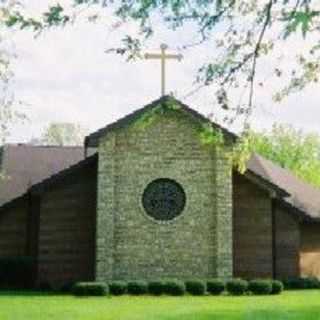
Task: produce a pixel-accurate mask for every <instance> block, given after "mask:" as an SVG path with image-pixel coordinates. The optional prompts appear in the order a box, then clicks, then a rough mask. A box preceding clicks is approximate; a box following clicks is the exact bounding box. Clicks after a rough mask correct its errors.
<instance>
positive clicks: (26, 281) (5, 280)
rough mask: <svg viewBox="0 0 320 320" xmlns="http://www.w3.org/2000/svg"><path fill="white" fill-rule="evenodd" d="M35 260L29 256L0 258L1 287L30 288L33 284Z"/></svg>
mask: <svg viewBox="0 0 320 320" xmlns="http://www.w3.org/2000/svg"><path fill="white" fill-rule="evenodd" d="M35 267H36V262H35V260H34V259H32V258H30V257H4V258H0V287H1V288H6V289H10V288H21V289H26V288H30V287H32V285H33V277H34V275H35V273H34V271H35Z"/></svg>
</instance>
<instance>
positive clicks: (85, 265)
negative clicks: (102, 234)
mask: <svg viewBox="0 0 320 320" xmlns="http://www.w3.org/2000/svg"><path fill="white" fill-rule="evenodd" d="M95 214H96V164H94V165H93V164H90V166H86V167H83V168H81V170H76V171H74V172H72V173H71V174H70V173H69V174H68V175H67V176H66V177H65V178H64V179H63V180H62V181H59V182H58V183H55V184H54V185H53V187H50V188H49V189H48V190H46V191H44V193H43V194H42V197H41V202H40V227H39V248H38V259H39V266H38V282H39V283H41V282H49V283H51V284H52V285H54V286H61V285H64V284H65V283H68V282H69V281H84V280H92V279H93V278H94V254H95V250H94V248H95Z"/></svg>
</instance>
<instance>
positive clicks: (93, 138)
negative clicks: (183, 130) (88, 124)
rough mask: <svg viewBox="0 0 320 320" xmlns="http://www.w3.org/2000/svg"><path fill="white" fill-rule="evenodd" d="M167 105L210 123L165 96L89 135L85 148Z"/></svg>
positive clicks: (230, 135)
mask: <svg viewBox="0 0 320 320" xmlns="http://www.w3.org/2000/svg"><path fill="white" fill-rule="evenodd" d="M167 103H175V104H177V105H179V106H180V107H181V109H182V110H183V111H184V112H185V113H186V114H189V115H190V116H191V117H193V118H195V119H198V120H200V121H203V122H208V121H210V120H209V119H208V118H206V117H205V116H204V115H202V114H201V113H199V112H197V111H196V110H194V109H192V108H190V107H189V106H187V105H186V104H184V103H182V102H181V101H179V100H177V99H176V98H174V97H172V96H163V97H161V98H159V99H157V100H154V101H153V102H151V103H149V104H147V105H145V106H144V107H142V108H140V109H137V110H136V111H134V112H132V113H130V114H128V115H126V116H125V117H123V118H121V119H119V120H117V121H115V122H113V123H110V124H108V125H107V126H105V127H103V128H102V129H100V130H98V131H96V132H94V133H92V134H90V135H88V136H87V137H86V139H85V146H86V147H97V146H98V143H99V139H100V137H102V136H104V135H106V134H107V133H108V132H110V131H112V130H115V129H119V128H123V127H125V126H127V125H129V124H131V123H133V122H134V121H135V120H137V119H138V118H139V117H140V116H141V115H142V114H144V113H145V112H148V111H151V110H153V109H154V108H156V107H158V106H159V104H167ZM211 125H212V126H213V127H214V128H215V129H219V130H221V131H222V133H223V134H225V135H226V136H228V137H229V138H231V139H232V140H236V139H237V136H236V135H235V134H234V133H232V132H231V131H229V130H227V129H226V128H223V127H222V126H220V125H218V124H216V123H213V122H211Z"/></svg>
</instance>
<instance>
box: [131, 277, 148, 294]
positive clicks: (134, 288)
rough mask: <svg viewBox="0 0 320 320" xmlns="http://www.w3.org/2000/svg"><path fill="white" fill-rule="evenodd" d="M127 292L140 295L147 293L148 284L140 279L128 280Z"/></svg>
mask: <svg viewBox="0 0 320 320" xmlns="http://www.w3.org/2000/svg"><path fill="white" fill-rule="evenodd" d="M128 293H129V294H132V295H142V294H146V293H148V284H147V282H145V281H142V280H136V281H129V282H128Z"/></svg>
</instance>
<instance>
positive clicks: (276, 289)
mask: <svg viewBox="0 0 320 320" xmlns="http://www.w3.org/2000/svg"><path fill="white" fill-rule="evenodd" d="M271 284H272V291H271V294H280V293H281V292H282V291H283V283H282V282H281V281H278V280H272V281H271Z"/></svg>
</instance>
